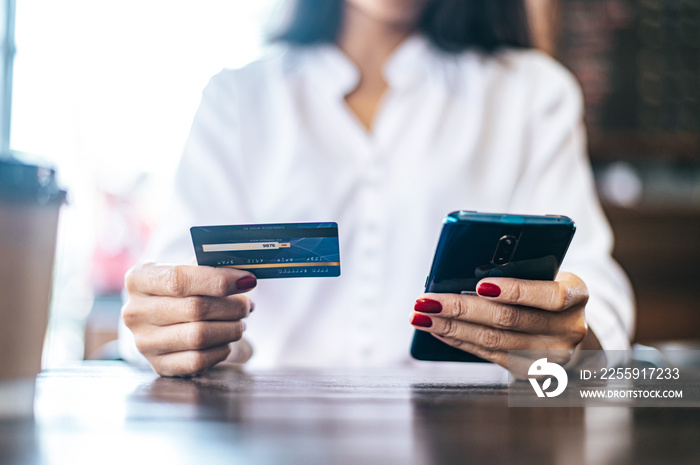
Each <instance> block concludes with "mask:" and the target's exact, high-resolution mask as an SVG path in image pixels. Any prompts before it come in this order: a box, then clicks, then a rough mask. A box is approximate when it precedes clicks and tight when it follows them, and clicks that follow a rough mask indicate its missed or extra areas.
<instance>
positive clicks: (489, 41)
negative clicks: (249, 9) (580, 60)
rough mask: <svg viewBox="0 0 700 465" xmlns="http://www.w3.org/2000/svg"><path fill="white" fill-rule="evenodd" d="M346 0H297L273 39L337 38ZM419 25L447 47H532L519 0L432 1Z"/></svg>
mask: <svg viewBox="0 0 700 465" xmlns="http://www.w3.org/2000/svg"><path fill="white" fill-rule="evenodd" d="M343 5H344V0H296V3H295V5H294V9H293V10H292V14H291V18H290V21H289V23H288V24H287V26H286V27H285V28H284V29H283V30H282V32H281V33H280V34H278V35H277V36H276V37H275V39H276V40H280V41H283V42H289V43H293V44H300V45H305V44H314V43H323V42H335V41H336V40H337V38H338V35H339V33H340V28H341V27H342V23H343ZM418 30H419V31H420V32H422V33H423V34H424V35H425V36H427V37H428V38H429V39H430V40H431V42H432V43H433V44H434V45H435V46H436V47H438V48H439V49H441V50H444V51H446V52H460V51H463V50H466V49H479V50H483V51H485V52H493V51H495V50H497V49H499V48H501V47H516V48H529V47H531V46H532V44H531V40H530V31H529V27H528V21H527V11H526V9H525V5H524V3H523V0H430V1H429V2H428V4H427V5H426V7H425V11H424V12H423V14H422V16H421V18H420V20H419V24H418Z"/></svg>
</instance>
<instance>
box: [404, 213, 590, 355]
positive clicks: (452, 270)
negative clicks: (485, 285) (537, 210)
mask: <svg viewBox="0 0 700 465" xmlns="http://www.w3.org/2000/svg"><path fill="white" fill-rule="evenodd" d="M575 230H576V225H575V224H574V222H573V221H571V219H570V218H567V217H565V216H526V215H502V214H489V213H476V212H453V213H450V214H449V215H447V217H445V220H444V221H443V226H442V232H441V234H440V239H439V241H438V245H437V248H436V250H435V258H434V259H433V265H432V267H431V270H430V275H429V276H428V279H427V281H426V286H425V292H436V293H453V294H475V293H476V284H477V283H478V282H479V281H481V280H482V279H484V278H487V277H510V278H520V279H532V280H553V279H554V278H555V277H556V275H557V272H558V271H559V267H560V266H561V262H562V260H563V259H564V255H565V254H566V251H567V249H568V248H569V244H570V243H571V239H572V238H573V235H574V232H575ZM506 237H512V238H515V239H516V245H515V248H514V250H513V251H512V256H511V257H510V258H509V259H508V260H507V262H505V263H503V264H500V263H499V260H497V259H496V257H495V256H494V254H495V253H496V250H497V248H498V247H499V241H501V240H502V239H503V238H506ZM411 355H412V356H413V357H414V358H416V359H418V360H429V361H448V362H486V360H484V359H482V358H480V357H477V356H476V355H473V354H470V353H468V352H464V351H462V350H459V349H456V348H454V347H452V346H450V345H448V344H445V343H444V342H442V341H440V340H438V339H437V338H435V337H434V336H433V335H432V334H430V333H427V332H425V331H420V330H416V331H415V334H414V337H413V343H412V344H411Z"/></svg>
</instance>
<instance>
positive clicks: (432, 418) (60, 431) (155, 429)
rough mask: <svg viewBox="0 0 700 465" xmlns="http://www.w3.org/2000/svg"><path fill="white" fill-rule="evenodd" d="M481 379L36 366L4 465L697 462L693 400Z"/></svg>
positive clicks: (9, 430) (3, 431) (699, 426)
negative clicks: (32, 391)
mask: <svg viewBox="0 0 700 465" xmlns="http://www.w3.org/2000/svg"><path fill="white" fill-rule="evenodd" d="M488 378H489V377H488V376H486V375H476V376H467V375H466V374H465V373H463V372H462V373H457V374H451V375H445V374H444V373H443V374H438V373H432V372H430V371H425V372H415V371H408V370H406V371H401V370H394V371H386V370H357V371H355V370H343V371H340V370H339V371H284V370H276V371H257V372H248V373H245V372H240V371H236V370H234V369H231V368H228V369H217V370H214V371H212V372H210V373H209V374H207V375H205V376H202V377H199V378H194V379H171V378H159V377H158V376H156V375H155V374H153V373H152V372H150V371H147V370H139V369H135V368H132V367H129V366H128V365H126V364H123V363H120V362H85V363H81V364H77V365H75V366H71V367H67V368H65V369H60V370H50V371H46V372H44V373H43V374H42V375H41V376H40V377H39V380H38V383H37V401H36V419H35V421H34V422H30V421H25V422H17V421H15V422H7V421H6V422H0V463H3V464H5V463H12V464H15V463H16V464H23V465H25V464H26V465H31V464H64V463H65V464H71V465H77V464H83V463H90V464H102V463H106V464H111V463H119V464H125V465H133V464H140V463H147V464H168V465H173V464H243V463H246V464H316V463H320V464H355V463H358V464H394V463H396V464H426V465H427V464H437V463H460V464H462V463H504V464H515V463H517V464H527V463H533V464H539V465H542V464H550V463H551V464H567V465H568V464H579V463H591V464H596V465H600V464H608V463H610V464H628V463H629V464H635V465H636V464H656V463H658V464H683V463H688V464H691V463H692V464H698V463H700V409H697V408H628V407H587V408H509V407H508V405H507V386H506V385H505V384H504V383H502V382H495V383H494V382H492V381H489V379H488Z"/></svg>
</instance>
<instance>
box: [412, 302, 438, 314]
mask: <svg viewBox="0 0 700 465" xmlns="http://www.w3.org/2000/svg"><path fill="white" fill-rule="evenodd" d="M413 310H415V311H417V312H423V313H440V312H441V311H442V304H441V303H440V302H438V301H437V300H433V299H418V300H416V304H415V305H414V306H413Z"/></svg>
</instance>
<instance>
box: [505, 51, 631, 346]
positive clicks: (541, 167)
mask: <svg viewBox="0 0 700 465" xmlns="http://www.w3.org/2000/svg"><path fill="white" fill-rule="evenodd" d="M542 60H545V59H544V58H542ZM547 60H548V62H543V63H542V64H543V66H541V67H540V68H538V69H537V70H536V71H535V72H534V73H533V75H534V77H535V78H536V82H537V83H538V85H537V86H536V87H538V88H539V92H536V93H535V95H534V97H533V105H532V118H531V120H530V122H529V126H528V128H527V130H528V133H529V138H530V144H529V147H527V148H526V150H527V152H528V153H526V155H525V156H527V157H528V158H529V163H528V164H527V165H526V167H525V168H524V171H523V174H522V177H521V180H520V182H519V183H518V185H517V186H515V189H514V190H513V197H512V201H511V210H512V211H518V212H531V213H540V214H562V215H566V216H569V217H570V218H572V219H573V220H574V222H575V223H576V225H577V230H576V234H575V236H574V239H573V241H572V244H571V247H570V249H569V252H568V254H567V256H566V258H565V260H564V263H563V264H562V271H570V272H572V273H574V274H576V275H578V276H579V277H580V278H581V279H582V280H583V281H584V282H585V283H586V286H587V287H588V291H589V295H590V299H589V301H588V304H587V306H586V319H587V322H588V325H589V328H590V329H591V330H592V331H593V332H594V334H595V335H596V336H597V337H598V339H599V341H600V343H601V345H602V346H603V349H605V350H606V351H609V350H627V349H629V347H630V340H631V337H632V332H633V326H634V301H633V300H634V299H633V294H632V289H631V286H630V284H629V282H628V280H627V277H626V276H625V273H624V272H623V271H622V269H621V268H620V267H619V265H618V264H617V263H616V262H615V261H614V260H613V258H612V255H611V253H612V248H613V236H612V231H611V229H610V226H609V224H608V222H607V219H606V218H605V215H604V213H603V210H602V208H601V206H600V203H599V201H598V197H597V195H596V190H595V183H594V181H593V175H592V172H591V167H590V163H589V160H588V156H587V152H586V133H585V128H584V125H583V110H582V108H583V105H582V103H583V102H582V96H581V91H580V87H579V86H578V84H577V83H576V81H575V80H574V78H573V77H572V76H571V75H570V74H569V73H568V72H567V71H566V70H565V69H564V68H563V67H561V66H560V65H558V64H556V63H554V62H553V61H552V60H549V59H547ZM612 355H616V354H615V353H614V354H612Z"/></svg>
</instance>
